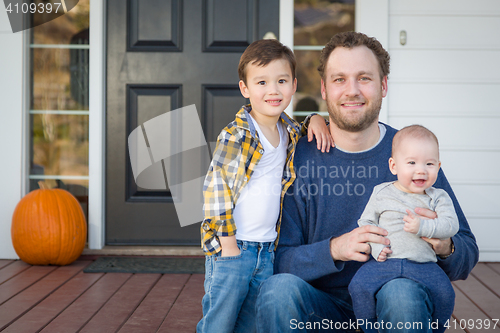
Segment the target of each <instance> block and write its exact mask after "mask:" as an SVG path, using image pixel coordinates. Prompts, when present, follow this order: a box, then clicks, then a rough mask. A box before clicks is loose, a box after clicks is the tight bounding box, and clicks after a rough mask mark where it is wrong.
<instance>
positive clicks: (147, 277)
mask: <svg viewBox="0 0 500 333" xmlns="http://www.w3.org/2000/svg"><path fill="white" fill-rule="evenodd" d="M160 277H161V275H160V274H134V275H133V276H132V277H131V278H130V279H129V280H128V281H127V282H126V283H125V284H124V285H123V286H122V287H121V288H120V290H119V291H118V292H117V293H116V294H115V295H113V297H112V298H111V299H110V300H109V301H108V302H107V303H106V305H104V306H103V307H102V308H101V310H99V313H97V314H96V315H95V316H94V317H93V318H92V319H91V320H90V321H89V322H88V323H87V324H86V325H85V326H84V327H83V329H82V330H81V331H80V332H81V333H99V332H103V333H107V332H116V331H117V330H118V329H120V327H121V326H122V325H123V324H124V323H125V321H126V320H127V319H128V318H129V317H130V316H131V315H132V313H133V312H134V311H135V309H136V308H137V307H138V306H139V304H140V303H141V302H142V300H143V299H144V298H145V297H146V295H147V294H148V293H149V291H150V290H151V288H152V287H153V286H154V285H155V284H156V282H157V281H158V280H159V279H160Z"/></svg>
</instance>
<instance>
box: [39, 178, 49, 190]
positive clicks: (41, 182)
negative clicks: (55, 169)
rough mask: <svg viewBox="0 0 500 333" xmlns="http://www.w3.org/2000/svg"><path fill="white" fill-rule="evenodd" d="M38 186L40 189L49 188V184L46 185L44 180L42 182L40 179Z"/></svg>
mask: <svg viewBox="0 0 500 333" xmlns="http://www.w3.org/2000/svg"><path fill="white" fill-rule="evenodd" d="M38 186H40V188H41V189H42V190H50V187H49V185H48V184H47V183H46V182H44V181H43V180H40V181H39V182H38Z"/></svg>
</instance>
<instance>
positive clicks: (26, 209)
mask: <svg viewBox="0 0 500 333" xmlns="http://www.w3.org/2000/svg"><path fill="white" fill-rule="evenodd" d="M11 233H12V243H13V245H14V249H15V250H16V253H17V255H18V256H19V258H21V260H22V261H24V262H26V263H28V264H31V265H60V266H64V265H69V264H71V263H72V262H73V261H75V260H76V259H77V258H78V257H79V256H80V255H81V254H82V252H83V248H84V247H85V242H86V240H87V223H86V222H85V215H84V214H83V210H82V207H81V206H80V204H79V203H78V201H77V200H76V198H75V197H74V196H73V195H72V194H71V193H69V192H68V191H65V190H62V189H40V190H34V191H32V192H30V193H29V194H27V195H26V196H25V197H24V198H22V199H21V201H20V202H19V203H18V204H17V206H16V209H15V210H14V215H13V217H12V229H11Z"/></svg>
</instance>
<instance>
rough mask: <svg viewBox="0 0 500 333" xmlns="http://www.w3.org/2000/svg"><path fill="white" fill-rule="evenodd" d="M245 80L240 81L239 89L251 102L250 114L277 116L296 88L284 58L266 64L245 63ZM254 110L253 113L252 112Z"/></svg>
mask: <svg viewBox="0 0 500 333" xmlns="http://www.w3.org/2000/svg"><path fill="white" fill-rule="evenodd" d="M246 77H247V79H246V81H247V83H246V84H245V82H243V80H241V81H240V91H241V94H242V95H243V96H244V97H245V98H249V99H250V103H251V104H252V116H256V117H257V118H258V117H261V119H262V120H263V119H265V118H272V119H274V118H279V116H280V115H281V113H282V112H283V111H284V110H285V109H286V107H287V106H288V104H290V101H291V99H292V96H293V94H294V93H295V90H296V89H297V79H294V78H293V76H292V70H291V68H290V65H289V63H288V62H287V61H286V60H284V59H277V60H273V61H271V62H270V63H269V64H267V66H257V65H255V64H253V63H250V64H248V65H247V68H246ZM253 112H255V113H256V114H255V113H253Z"/></svg>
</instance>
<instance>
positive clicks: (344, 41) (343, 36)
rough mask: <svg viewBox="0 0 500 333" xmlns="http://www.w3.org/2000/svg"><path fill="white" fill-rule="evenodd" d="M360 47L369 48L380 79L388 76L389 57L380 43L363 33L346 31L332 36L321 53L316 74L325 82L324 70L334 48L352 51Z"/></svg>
mask: <svg viewBox="0 0 500 333" xmlns="http://www.w3.org/2000/svg"><path fill="white" fill-rule="evenodd" d="M362 45H364V46H366V47H367V48H369V49H370V50H371V51H372V52H373V54H374V55H375V57H376V58H377V60H378V64H379V70H380V78H381V79H382V78H384V76H388V75H389V61H390V56H389V53H388V52H387V51H386V50H385V49H384V48H383V47H382V44H380V42H379V41H378V40H376V39H375V38H373V37H368V36H367V35H365V34H363V33H360V32H354V31H348V32H341V33H338V34H336V35H334V36H333V37H332V38H331V39H330V41H329V42H328V44H326V45H325V47H324V48H323V50H322V51H321V55H320V58H319V66H318V72H319V75H320V76H321V78H322V79H323V81H324V80H325V70H326V64H327V62H328V58H329V57H330V54H331V53H332V52H333V50H334V49H335V48H336V47H346V48H348V49H352V48H354V47H356V46H362Z"/></svg>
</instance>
